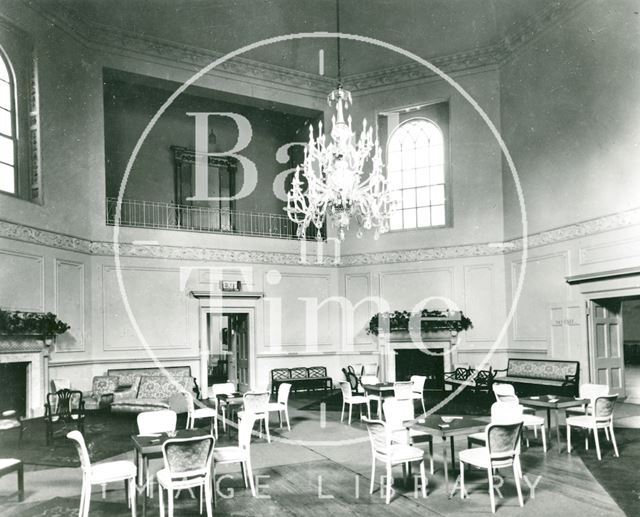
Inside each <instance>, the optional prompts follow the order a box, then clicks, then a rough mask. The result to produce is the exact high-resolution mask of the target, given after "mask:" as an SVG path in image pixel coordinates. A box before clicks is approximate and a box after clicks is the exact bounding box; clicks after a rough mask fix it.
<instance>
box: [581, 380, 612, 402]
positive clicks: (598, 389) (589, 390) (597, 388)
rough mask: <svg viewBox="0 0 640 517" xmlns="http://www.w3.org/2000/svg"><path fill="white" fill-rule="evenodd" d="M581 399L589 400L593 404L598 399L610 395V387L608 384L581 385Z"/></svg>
mask: <svg viewBox="0 0 640 517" xmlns="http://www.w3.org/2000/svg"><path fill="white" fill-rule="evenodd" d="M579 393H580V398H581V399H589V400H591V401H592V402H593V399H595V398H596V397H603V396H605V395H609V386H608V385H606V384H590V383H585V384H581V385H580V388H579Z"/></svg>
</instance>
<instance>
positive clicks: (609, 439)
mask: <svg viewBox="0 0 640 517" xmlns="http://www.w3.org/2000/svg"><path fill="white" fill-rule="evenodd" d="M604 435H605V437H606V438H607V441H608V442H610V441H611V438H609V428H608V427H605V428H604Z"/></svg>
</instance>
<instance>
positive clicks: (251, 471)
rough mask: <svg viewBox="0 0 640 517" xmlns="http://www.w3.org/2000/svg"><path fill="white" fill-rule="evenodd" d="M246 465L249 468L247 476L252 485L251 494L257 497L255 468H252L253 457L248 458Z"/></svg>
mask: <svg viewBox="0 0 640 517" xmlns="http://www.w3.org/2000/svg"><path fill="white" fill-rule="evenodd" d="M245 467H246V469H247V477H248V478H249V486H250V487H251V495H252V496H253V497H255V496H256V487H255V485H254V484H253V469H252V468H251V458H247V460H246V462H245Z"/></svg>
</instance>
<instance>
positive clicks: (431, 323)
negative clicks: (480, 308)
mask: <svg viewBox="0 0 640 517" xmlns="http://www.w3.org/2000/svg"><path fill="white" fill-rule="evenodd" d="M412 321H413V323H414V324H415V322H419V324H420V332H421V334H428V333H434V332H449V333H450V334H452V335H456V334H457V333H458V332H461V331H463V330H468V329H470V328H473V323H472V322H471V320H470V319H469V318H468V317H467V316H465V315H464V313H463V312H462V311H453V312H452V311H449V310H446V311H442V310H438V309H435V310H428V309H424V310H423V311H422V312H420V313H411V312H409V311H393V312H383V313H378V314H376V315H375V316H373V317H372V318H371V319H370V320H369V324H368V325H367V334H373V335H375V336H377V335H379V334H380V333H381V332H386V331H387V329H388V331H389V332H390V333H391V334H393V333H394V332H395V333H404V334H409V331H410V328H409V326H410V324H411V323H412Z"/></svg>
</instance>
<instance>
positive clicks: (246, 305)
mask: <svg viewBox="0 0 640 517" xmlns="http://www.w3.org/2000/svg"><path fill="white" fill-rule="evenodd" d="M229 302H230V303H232V304H233V305H226V304H227V303H229ZM255 302H256V300H240V299H234V300H233V301H231V300H225V301H224V303H219V300H217V301H215V302H214V303H202V304H201V305H200V336H199V337H200V363H201V364H200V368H201V370H203V371H205V376H204V377H203V378H204V379H207V376H206V370H207V365H208V362H209V349H208V346H207V345H208V342H207V314H220V315H222V314H247V315H248V325H249V330H248V332H247V335H248V336H249V389H252V390H253V389H255V386H256V350H257V349H258V342H257V336H258V335H259V334H258V332H257V328H256V323H257V319H256V309H257V304H256V303H255ZM207 388H208V386H207Z"/></svg>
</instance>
